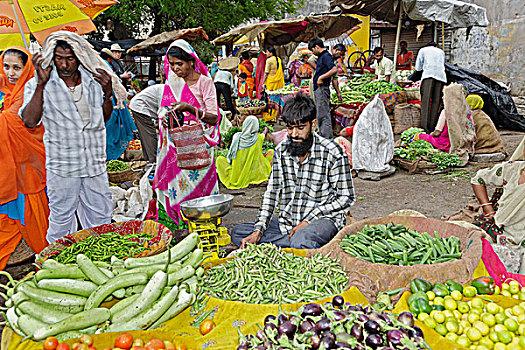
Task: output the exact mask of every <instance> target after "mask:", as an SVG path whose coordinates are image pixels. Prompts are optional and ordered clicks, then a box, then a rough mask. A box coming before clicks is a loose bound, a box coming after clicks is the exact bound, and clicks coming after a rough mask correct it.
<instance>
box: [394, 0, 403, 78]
mask: <svg viewBox="0 0 525 350" xmlns="http://www.w3.org/2000/svg"><path fill="white" fill-rule="evenodd" d="M402 21H403V3H402V2H401V1H400V2H399V19H398V20H397V31H396V43H395V44H394V72H395V71H396V66H397V50H398V49H399V39H400V38H401V25H402Z"/></svg>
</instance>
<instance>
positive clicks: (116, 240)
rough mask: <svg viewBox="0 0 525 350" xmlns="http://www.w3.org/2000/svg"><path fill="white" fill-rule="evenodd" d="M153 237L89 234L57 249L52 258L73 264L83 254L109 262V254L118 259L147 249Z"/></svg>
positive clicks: (143, 234)
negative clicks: (80, 239)
mask: <svg viewBox="0 0 525 350" xmlns="http://www.w3.org/2000/svg"><path fill="white" fill-rule="evenodd" d="M154 240H155V239H154V238H153V237H151V235H149V234H147V233H133V234H131V235H120V234H119V233H116V232H110V233H104V234H101V235H98V236H89V237H87V238H86V239H84V240H82V241H79V242H77V243H73V244H71V245H70V246H69V247H67V248H64V249H57V250H56V251H58V252H59V254H58V255H56V256H53V259H55V260H56V261H58V262H59V263H62V264H70V263H71V264H73V263H75V262H76V259H77V255H78V254H81V253H82V254H85V255H86V256H87V257H88V258H90V259H91V260H94V261H102V262H108V263H109V262H111V256H113V255H114V256H116V257H117V258H119V259H125V258H129V257H134V256H136V255H137V254H141V253H142V252H144V251H145V250H146V249H148V246H149V243H150V242H151V243H155V242H153V241H154Z"/></svg>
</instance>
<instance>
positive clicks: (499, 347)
mask: <svg viewBox="0 0 525 350" xmlns="http://www.w3.org/2000/svg"><path fill="white" fill-rule="evenodd" d="M506 348H507V347H506V346H505V344H503V343H496V344H494V350H505V349H506Z"/></svg>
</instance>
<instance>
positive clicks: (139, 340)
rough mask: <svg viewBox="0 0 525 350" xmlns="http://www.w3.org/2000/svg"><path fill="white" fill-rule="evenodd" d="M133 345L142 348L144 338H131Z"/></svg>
mask: <svg viewBox="0 0 525 350" xmlns="http://www.w3.org/2000/svg"><path fill="white" fill-rule="evenodd" d="M133 346H137V347H139V348H143V347H144V340H142V339H140V338H137V339H135V340H133Z"/></svg>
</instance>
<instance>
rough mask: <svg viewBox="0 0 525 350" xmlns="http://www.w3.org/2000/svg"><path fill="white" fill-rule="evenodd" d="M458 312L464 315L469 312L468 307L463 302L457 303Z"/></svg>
mask: <svg viewBox="0 0 525 350" xmlns="http://www.w3.org/2000/svg"><path fill="white" fill-rule="evenodd" d="M458 311H459V312H461V313H462V314H466V313H468V312H469V311H470V306H468V304H467V303H465V302H464V301H458Z"/></svg>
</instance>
